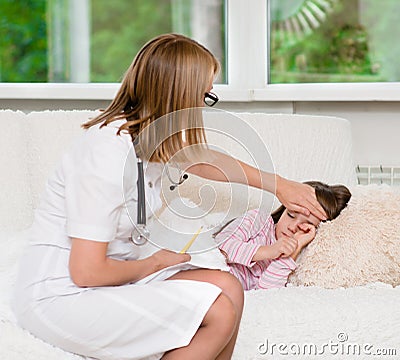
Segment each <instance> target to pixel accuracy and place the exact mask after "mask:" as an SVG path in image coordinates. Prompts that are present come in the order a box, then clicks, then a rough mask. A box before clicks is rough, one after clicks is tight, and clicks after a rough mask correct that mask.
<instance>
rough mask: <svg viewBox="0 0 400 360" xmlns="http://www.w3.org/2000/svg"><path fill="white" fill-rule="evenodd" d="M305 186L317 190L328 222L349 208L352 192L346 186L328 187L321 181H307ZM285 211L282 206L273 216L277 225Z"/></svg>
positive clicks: (316, 192)
mask: <svg viewBox="0 0 400 360" xmlns="http://www.w3.org/2000/svg"><path fill="white" fill-rule="evenodd" d="M304 184H308V185H310V186H312V187H313V188H314V189H315V195H316V197H317V200H318V202H319V203H320V204H321V206H322V208H323V209H324V211H325V213H326V216H327V220H333V219H335V218H336V217H337V216H338V215H339V214H340V212H341V211H342V210H343V209H344V208H345V207H346V206H347V203H348V202H349V200H350V198H351V192H350V190H349V189H348V188H347V187H346V186H344V185H327V184H324V183H322V182H319V181H306V182H305V183H304ZM285 209H286V208H285V207H284V206H283V205H282V206H280V207H279V208H278V209H276V210H275V211H274V212H273V213H272V214H271V216H272V219H273V220H274V223H275V224H276V223H277V222H278V221H279V219H280V217H281V216H282V214H283V212H284V211H285Z"/></svg>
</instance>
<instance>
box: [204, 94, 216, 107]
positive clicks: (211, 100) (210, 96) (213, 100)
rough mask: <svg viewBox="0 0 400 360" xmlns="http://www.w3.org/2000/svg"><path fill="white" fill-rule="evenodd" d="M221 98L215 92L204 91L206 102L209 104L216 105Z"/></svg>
mask: <svg viewBox="0 0 400 360" xmlns="http://www.w3.org/2000/svg"><path fill="white" fill-rule="evenodd" d="M218 100H219V98H218V96H217V95H216V94H214V93H213V92H206V93H204V104H206V105H207V106H214V105H215V104H216V103H217V102H218Z"/></svg>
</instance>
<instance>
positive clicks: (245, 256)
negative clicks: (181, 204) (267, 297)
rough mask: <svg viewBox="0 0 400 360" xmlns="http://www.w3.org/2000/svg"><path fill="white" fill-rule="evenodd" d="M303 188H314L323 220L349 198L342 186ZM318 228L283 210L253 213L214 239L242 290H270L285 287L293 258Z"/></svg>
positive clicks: (312, 219) (313, 183) (310, 218)
mask: <svg viewBox="0 0 400 360" xmlns="http://www.w3.org/2000/svg"><path fill="white" fill-rule="evenodd" d="M306 184H308V185H311V186H312V187H314V188H315V194H316V196H317V200H318V202H319V203H320V204H321V206H322V207H323V209H324V210H325V213H326V215H327V220H333V219H335V218H336V217H337V216H338V215H339V214H340V212H341V211H342V210H343V209H344V208H345V207H346V206H347V203H348V202H349V200H350V198H351V193H350V191H349V189H347V187H345V186H344V185H327V184H324V183H321V182H318V181H309V182H306ZM319 224H320V220H319V219H318V218H317V217H315V216H314V215H312V214H310V215H308V216H306V215H303V214H300V213H297V212H294V211H288V210H287V209H286V208H285V207H284V206H281V207H280V208H278V209H277V210H276V211H275V212H274V213H272V215H270V214H269V213H268V212H267V211H264V210H262V209H254V210H250V211H248V212H246V213H245V214H244V215H243V216H241V217H238V218H236V219H234V220H232V221H231V222H229V223H228V224H226V225H225V226H224V227H223V228H222V229H221V230H219V232H217V233H216V234H214V237H215V241H216V242H217V243H218V244H219V245H218V247H219V249H220V251H221V252H222V254H224V256H225V257H226V261H227V264H228V265H229V268H230V270H229V271H230V272H231V273H232V274H233V275H235V276H236V277H237V278H238V279H239V281H240V282H241V283H242V286H243V288H244V290H251V289H271V288H279V287H284V286H285V285H286V283H287V280H288V276H289V275H290V273H291V272H292V271H294V270H295V269H296V267H297V264H296V258H297V256H298V255H299V254H300V252H301V250H302V249H303V248H304V247H305V246H307V245H308V244H309V243H310V242H311V241H312V240H313V239H314V238H315V235H316V232H317V229H318V226H319Z"/></svg>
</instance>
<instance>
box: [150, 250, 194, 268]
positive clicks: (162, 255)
mask: <svg viewBox="0 0 400 360" xmlns="http://www.w3.org/2000/svg"><path fill="white" fill-rule="evenodd" d="M150 258H152V260H153V261H154V265H155V271H159V270H161V269H164V268H167V267H169V266H172V265H176V264H182V263H185V262H188V261H190V259H191V257H190V255H189V254H178V253H176V252H173V251H171V250H166V249H162V250H159V251H157V252H155V253H154V254H153V255H151V256H150Z"/></svg>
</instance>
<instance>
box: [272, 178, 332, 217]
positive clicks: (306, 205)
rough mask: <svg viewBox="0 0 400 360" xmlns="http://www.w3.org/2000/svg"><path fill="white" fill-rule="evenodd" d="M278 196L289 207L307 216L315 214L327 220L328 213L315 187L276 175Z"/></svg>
mask: <svg viewBox="0 0 400 360" xmlns="http://www.w3.org/2000/svg"><path fill="white" fill-rule="evenodd" d="M276 196H277V197H278V199H279V201H280V202H281V203H282V205H284V206H285V207H286V208H287V209H289V210H292V211H296V212H299V213H301V214H303V215H305V216H308V215H310V213H311V214H313V215H314V216H316V217H317V218H318V219H320V220H326V214H325V211H324V209H323V208H322V206H321V205H320V203H319V202H318V201H317V197H316V196H315V190H314V188H313V187H311V186H310V185H307V184H302V183H299V182H296V181H292V180H288V179H285V178H283V177H281V176H278V175H277V176H276Z"/></svg>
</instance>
